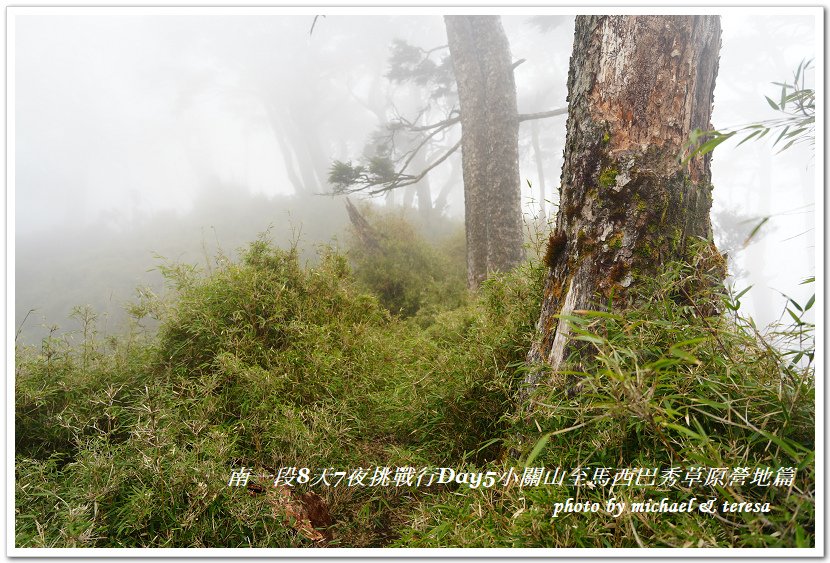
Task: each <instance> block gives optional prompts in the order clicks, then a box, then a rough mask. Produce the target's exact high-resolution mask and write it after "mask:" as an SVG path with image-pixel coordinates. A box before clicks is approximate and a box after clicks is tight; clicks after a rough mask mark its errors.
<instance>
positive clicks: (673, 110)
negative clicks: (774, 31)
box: [525, 16, 725, 397]
mask: <svg viewBox="0 0 830 563" xmlns="http://www.w3.org/2000/svg"><path fill="white" fill-rule="evenodd" d="M720 36H721V31H720V20H719V18H718V17H717V16H580V17H577V19H576V33H575V38H574V50H573V55H572V57H571V64H570V71H569V76H568V100H569V113H568V122H567V138H566V145H565V156H564V159H565V161H564V166H563V169H562V181H561V187H560V207H559V214H558V215H557V219H556V226H555V228H554V230H553V233H552V234H551V236H550V241H549V243H548V251H547V254H546V258H545V260H546V262H547V263H548V267H549V271H548V274H547V279H546V283H545V290H544V298H543V302H542V313H541V316H540V318H539V322H538V327H537V340H536V341H535V342H534V344H533V345H532V348H531V350H530V352H529V354H528V360H529V362H531V363H533V364H536V365H540V366H542V367H543V369H542V370H540V371H536V372H534V373H532V374H531V375H528V376H527V378H526V382H525V383H526V384H528V388H526V389H525V397H526V396H527V393H529V392H530V391H531V390H532V388H533V387H534V386H536V385H538V384H539V382H540V380H541V379H542V377H543V375H542V374H548V375H545V376H544V377H545V378H548V377H552V380H551V381H550V383H551V384H552V385H567V384H568V382H567V381H563V380H561V378H560V377H559V376H558V375H557V372H558V370H559V368H560V366H561V365H562V362H563V361H564V360H565V359H566V357H567V354H568V353H569V351H570V350H571V349H572V348H571V347H572V346H573V344H571V343H570V338H569V328H568V323H567V322H566V321H564V320H559V315H568V314H570V313H572V312H573V311H575V310H579V309H597V308H600V307H602V305H601V304H602V303H607V300H608V299H609V298H610V297H611V296H612V295H613V298H614V302H615V306H616V304H617V303H621V304H623V305H625V304H627V296H629V295H630V294H631V291H632V290H633V285H632V284H636V280H637V279H639V277H640V276H649V275H650V274H653V273H655V272H656V271H657V269H658V268H659V267H660V264H661V263H663V262H665V261H666V260H669V259H673V258H685V257H686V256H685V254H686V253H687V249H688V247H689V242H690V241H691V240H692V239H693V238H694V237H701V238H703V239H705V240H707V241H711V234H712V233H711V221H710V218H709V210H710V207H711V204H712V195H711V191H712V185H711V181H710V180H711V175H710V169H709V161H710V155H708V154H707V155H704V156H697V157H695V158H693V159H691V160H690V161H689V162H688V163H686V164H683V163H682V161H681V160H680V159H679V158H678V155H680V153H681V151H682V150H683V149H684V143H686V142H687V140H688V139H689V135H690V133H691V132H692V131H693V130H694V129H696V128H700V129H704V130H708V129H709V128H710V123H709V120H710V116H711V110H712V102H713V90H714V86H715V77H716V75H717V70H718V57H719V50H720ZM706 248H707V249H708V251H709V252H711V253H712V259H711V260H710V264H711V265H712V267H713V269H714V271H716V275H718V274H717V272H718V271H720V272H721V273H720V274H719V275H723V273H725V268H724V267H723V266H724V262H723V258H722V257H721V255H720V254H718V253H717V250H716V249H715V248H714V245H712V244H711V242H709V243H708V245H706Z"/></svg>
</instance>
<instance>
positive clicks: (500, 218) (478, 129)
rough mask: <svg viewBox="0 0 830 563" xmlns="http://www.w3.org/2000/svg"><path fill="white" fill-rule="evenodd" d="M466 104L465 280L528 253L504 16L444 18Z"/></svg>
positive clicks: (475, 280) (472, 281)
mask: <svg viewBox="0 0 830 563" xmlns="http://www.w3.org/2000/svg"><path fill="white" fill-rule="evenodd" d="M444 23H445V24H446V27H447V39H448V42H449V49H450V56H451V57H452V61H453V68H454V71H455V78H456V82H457V84H458V98H459V103H460V106H461V131H462V141H461V158H462V167H463V173H464V211H465V226H466V231H467V282H468V285H469V286H470V287H471V288H475V287H478V285H479V284H480V283H481V282H482V281H484V279H486V278H487V275H488V274H489V273H490V272H494V271H504V270H509V269H511V268H512V267H514V266H516V265H517V264H518V263H519V262H521V260H522V259H523V257H524V248H523V246H522V242H523V241H522V212H521V201H520V188H519V149H518V138H519V120H518V111H517V107H516V85H515V82H514V80H513V65H512V60H511V57H510V46H509V44H508V42H507V37H506V35H505V34H504V29H503V28H502V26H501V20H500V19H499V17H498V16H445V17H444Z"/></svg>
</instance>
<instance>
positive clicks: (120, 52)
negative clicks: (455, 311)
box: [9, 10, 818, 341]
mask: <svg viewBox="0 0 830 563" xmlns="http://www.w3.org/2000/svg"><path fill="white" fill-rule="evenodd" d="M182 11H183V10H179V12H180V13H181V12H182ZM45 14H46V12H44V15H38V14H33V15H15V16H13V22H12V23H13V26H14V45H13V48H14V51H13V57H14V58H13V71H14V74H13V75H11V74H10V79H12V80H13V82H11V84H10V88H11V90H10V92H11V93H12V95H13V101H14V107H13V112H14V114H13V116H14V140H13V150H14V153H13V155H14V160H13V163H14V182H13V184H12V185H10V186H9V189H11V190H13V193H14V202H15V204H14V208H13V215H12V216H10V217H9V220H10V221H13V224H14V250H15V254H14V256H15V261H14V281H15V284H14V287H15V294H14V295H15V325H16V326H21V324H22V325H23V332H22V335H23V336H22V338H24V339H27V340H32V341H33V340H34V339H36V338H38V337H40V336H42V335H43V334H45V331H46V330H47V329H46V327H48V326H50V325H52V324H57V325H61V326H66V327H69V328H73V327H74V326H76V325H77V323H76V322H75V321H73V320H71V319H69V315H70V313H71V311H72V307H73V306H76V305H84V304H90V305H92V306H93V307H94V308H95V309H96V310H97V311H99V312H100V314H101V318H102V319H104V320H107V319H108V320H107V322H108V323H109V325H107V326H106V329H107V330H115V328H116V327H115V326H113V325H116V324H117V323H118V322H120V321H118V319H119V318H120V317H119V311H121V310H122V308H123V304H124V303H125V302H127V301H129V300H131V299H134V298H135V296H136V295H137V293H136V290H135V288H137V287H143V288H144V289H142V290H141V291H145V292H147V291H152V292H161V291H162V282H161V276H160V274H159V272H158V271H157V270H153V271H149V270H152V269H153V268H154V267H157V266H158V265H159V264H162V263H164V259H166V260H172V261H177V260H181V261H186V262H193V263H199V264H201V265H203V266H205V267H210V265H211V261H212V260H213V259H214V257H215V256H216V254H217V253H218V252H219V251H222V252H224V253H226V254H231V253H232V252H233V251H234V250H235V249H236V248H238V247H240V246H242V245H243V244H245V242H246V241H250V240H252V239H254V238H255V237H256V235H257V233H259V232H261V231H264V230H265V229H267V228H268V227H269V226H270V227H271V230H270V236H271V237H272V238H274V239H275V240H277V241H278V242H280V243H281V244H291V243H292V241H299V242H298V244H299V245H300V246H301V247H302V248H303V249H304V252H305V256H307V257H309V258H311V257H312V256H313V255H314V247H315V245H317V244H321V243H328V242H332V241H333V240H334V244H337V241H342V239H343V236H344V232H345V229H346V226H347V223H348V219H347V215H346V212H345V209H344V205H343V199H342V197H335V198H332V197H329V196H326V195H324V194H325V193H327V192H330V190H331V188H330V187H329V186H328V185H327V182H326V176H327V173H328V168H329V166H330V165H331V163H332V161H333V160H335V159H338V160H344V161H348V160H352V161H357V160H359V159H360V157H361V156H362V155H363V154H364V150H365V147H366V146H367V142H368V140H369V139H370V137H371V135H372V134H373V132H375V131H376V130H377V129H378V127H379V125H381V120H382V119H387V120H388V119H391V118H394V117H395V116H402V117H406V118H407V119H414V118H415V117H416V115H417V113H418V111H419V109H420V108H421V107H422V106H423V105H424V103H425V102H426V101H427V99H428V98H429V94H430V92H429V89H428V87H425V86H419V85H417V84H395V83H392V82H391V81H390V80H389V78H387V76H386V75H387V73H388V71H389V58H390V46H391V45H392V43H393V41H394V40H396V39H401V40H405V41H406V42H407V43H409V44H411V45H414V46H417V47H421V48H423V49H425V50H428V49H432V48H434V47H439V46H442V45H445V44H446V35H445V31H444V26H443V21H442V18H441V17H440V16H438V15H435V16H404V15H395V16H364V15H350V16H347V15H327V16H326V17H322V16H321V17H319V18H317V19H316V21H315V18H314V16H313V15H306V16H288V15H262V14H259V15H232V16H231V15H198V14H196V13H195V12H194V14H193V15H175V16H173V15H134V14H133V15H126V14H125V15H118V13H117V12H116V13H113V14H112V15H81V14H80V13H78V14H73V15H67V14H66V13H63V14H60V15H45ZM10 18H12V16H10ZM503 23H504V26H505V30H506V32H507V35H508V38H509V40H510V44H511V51H512V54H513V57H514V59H516V60H518V59H525V61H524V62H523V63H522V64H520V65H519V66H518V67H517V68H516V71H515V76H516V83H517V89H518V99H519V110H520V112H522V113H530V112H537V111H544V110H548V109H554V108H560V107H564V106H565V105H566V101H565V100H566V94H567V89H566V82H567V73H568V62H569V58H570V50H571V44H572V41H573V17H570V16H567V17H566V16H547V17H531V16H525V15H511V16H505V17H503ZM312 24H313V25H314V29H313V32H311V28H312ZM816 24H817V22H816V21H814V19H813V18H812V17H808V16H780V15H778V16H758V15H752V13H751V12H749V11H746V12H745V13H732V14H729V15H725V16H724V17H723V20H722V27H723V47H722V51H721V59H720V71H719V74H718V79H717V87H716V90H715V105H714V114H713V125H714V126H715V127H716V128H727V127H734V126H740V125H744V124H748V123H754V122H758V121H761V120H764V119H768V118H771V117H775V112H774V111H773V110H772V109H771V108H770V106H769V105H768V103H767V101H766V100H765V99H764V96H765V95H767V96H770V97H771V98H773V99H776V98H777V96H778V95H779V93H780V89H779V88H778V87H777V86H774V85H772V84H771V83H772V82H774V81H782V80H786V79H789V78H790V77H791V74H792V72H793V70H794V69H795V68H796V67H797V66H798V64H799V63H800V62H801V61H802V60H804V59H810V58H813V57H815V56H817V55H818V53H816V52H815V44H816V33H817V31H816ZM445 55H446V51H443V54H442V51H440V50H439V51H436V53H435V55H434V56H433V60H435V61H436V62H437V61H440V59H441V57H442V56H445ZM9 68H10V71H11V69H12V67H11V66H10V67H9ZM808 78H809V81H810V84H811V85H812V82H814V75H813V74H812V73H811V74H809V75H808ZM447 109H448V108H446V107H444V106H442V105H441V102H440V101H438V102H435V103H434V104H433V107H432V109H431V110H430V111H429V112H428V113H427V114H426V115H425V116H424V117H425V118H429V119H430V120H431V121H439V120H440V119H441V118H442V111H446V110H447ZM421 123H424V121H422V122H421ZM458 135H459V131H458V130H453V131H450V132H448V133H447V134H446V135H445V136H444V137H443V138H441V139H438V141H437V142H436V143H434V144H433V145H431V146H430V147H428V151H427V155H426V158H427V161H431V160H434V159H435V158H436V157H437V156H439V155H440V153H441V151H442V150H443V149H445V148H446V147H450V146H452V145H453V144H454V143H455V141H456V140H457V139H458ZM564 136H565V118H564V116H562V117H554V118H549V119H546V120H541V121H535V122H527V123H523V124H522V131H521V137H520V150H521V154H522V162H521V174H522V184H523V197H524V200H525V202H526V205H525V208H526V211H527V213H528V217H532V216H538V215H539V214H540V211H541V208H542V207H544V209H545V212H546V213H548V217H549V216H550V213H552V212H555V203H556V200H557V196H556V189H557V187H558V181H559V174H560V167H561V162H562V159H561V156H562V148H563V142H564ZM737 144H738V143H737V142H736V141H734V140H732V141H728V142H727V143H725V144H723V145H721V146H720V147H719V148H718V149H717V150H716V152H715V154H714V157H713V173H714V179H713V181H714V185H715V190H714V195H715V205H714V208H713V220H714V222H715V228H716V233H715V234H716V239H717V241H718V243H719V246H720V247H721V248H722V250H725V251H728V252H729V256H730V266H731V269H732V272H733V274H734V279H733V283H735V284H737V285H738V286H740V287H745V286H747V285H753V286H754V289H753V290H752V291H751V292H750V293H749V294H748V295H747V297H746V298H745V299H744V302H745V306H746V307H747V309H746V312H747V313H750V314H752V315H753V316H754V317H755V318H756V320H757V321H758V322H759V324H767V323H770V322H772V321H774V320H775V319H776V318H778V316H779V315H780V314H781V312H782V308H783V305H784V302H785V300H784V299H783V298H782V297H781V292H783V293H786V294H789V295H792V296H793V297H795V298H796V299H801V300H802V301H804V300H806V299H805V296H806V295H808V294H809V293H811V292H812V288H811V287H807V286H802V285H799V283H800V282H801V281H802V280H803V279H804V278H806V277H808V276H811V275H813V273H814V268H815V264H814V254H815V244H814V240H815V229H814V217H815V211H816V210H815V207H814V201H815V193H816V178H815V165H816V161H815V157H814V155H813V149H812V147H811V146H810V145H809V144H800V145H796V146H793V147H792V148H790V149H788V150H787V151H785V152H783V153H781V154H778V149H777V148H772V147H771V143H770V142H766V140H764V141H762V142H753V141H750V142H748V143H745V144H743V145H741V146H740V147H738V146H736V145H737ZM779 148H780V147H779ZM429 186H430V193H431V198H432V199H431V202H430V203H431V204H433V205H435V206H436V207H438V208H440V209H438V210H437V212H440V213H442V214H444V215H446V216H450V217H456V218H460V217H461V216H462V214H463V187H462V185H461V175H460V155H459V154H455V155H454V156H453V157H452V158H450V159H449V160H448V161H447V162H445V163H444V164H443V165H442V166H440V167H438V168H436V169H435V170H434V172H432V173H431V174H430V176H429ZM541 186H544V188H545V192H544V199H545V200H547V202H546V203H545V204H541V203H540V199H541V198H542V195H541V194H540V187H541ZM373 201H374V202H375V203H377V204H378V205H406V206H412V207H417V206H418V198H417V196H415V195H414V192H413V191H412V190H409V191H407V190H401V191H399V192H394V193H392V194H390V195H388V196H379V197H376V198H374V199H373ZM766 216H770V217H771V218H770V219H769V220H768V221H767V222H766V223H765V224H764V226H763V227H762V228H761V229H760V231H759V232H758V234H757V235H756V236H755V237H753V238H752V240H751V241H749V244H746V245H744V242H745V239H746V237H747V236H748V235H749V233H750V232H751V231H752V229H753V227H754V226H755V225H756V224H757V223H758V222H759V221H760V220H761V218H763V217H766ZM161 257H164V259H163V258H161ZM32 310H33V311H32ZM30 311H31V312H30ZM27 315H28V318H26V316H27ZM24 318H25V319H26V320H25V323H24Z"/></svg>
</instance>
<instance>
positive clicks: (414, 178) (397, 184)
mask: <svg viewBox="0 0 830 563" xmlns="http://www.w3.org/2000/svg"><path fill="white" fill-rule="evenodd" d="M460 147H461V140H460V139H459V140H458V142H457V143H455V145H453V146H452V147H451V148H450V149H449V150H448V151H447V152H445V153H444V155H443V156H442V157H441V158H439V159H438V160H436V161H435V162H433V163H432V164H430V165H429V166H427V167H426V168H424V169H423V170H422V171H421V173H420V174H418V175H417V176H407V177H406V179H405V180H403V181H397V180H396V181H394V182H391V183H389V184H388V185H387V186H385V187H384V188H383V189H380V190H372V191H370V192H369V193H370V194H371V195H377V194H380V193H383V192H386V191H389V190H394V189H395V188H402V187H404V186H409V185H411V184H417V183H418V182H420V181H421V180H422V179H423V178H424V176H426V175H427V174H428V173H429V171H430V170H432V169H433V168H435V167H436V166H438V165H439V164H441V163H442V162H444V161H445V160H447V159H448V158H449V157H450V155H452V153H454V152H455V151H457V150H458V149H459V148H460Z"/></svg>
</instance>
